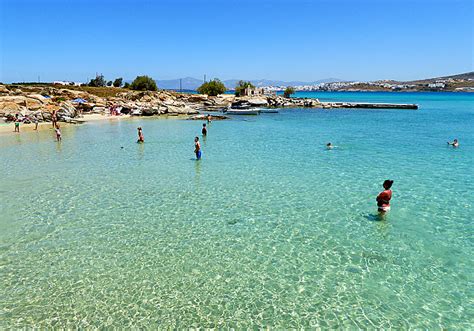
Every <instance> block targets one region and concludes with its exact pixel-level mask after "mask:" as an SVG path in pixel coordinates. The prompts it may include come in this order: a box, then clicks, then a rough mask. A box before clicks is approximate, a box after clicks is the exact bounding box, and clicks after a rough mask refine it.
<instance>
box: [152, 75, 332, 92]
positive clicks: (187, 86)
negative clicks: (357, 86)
mask: <svg viewBox="0 0 474 331" xmlns="http://www.w3.org/2000/svg"><path fill="white" fill-rule="evenodd" d="M239 80H240V79H228V80H224V85H225V86H226V87H227V88H228V89H234V88H235V86H236V85H237V83H238V82H239ZM250 81H251V82H252V84H254V85H255V86H257V87H263V86H297V85H316V84H320V83H331V82H340V81H341V80H340V79H337V78H326V79H321V80H317V81H313V82H302V81H291V82H285V81H280V80H268V79H254V80H250ZM202 82H203V81H202V79H196V78H192V77H185V78H182V79H181V88H182V89H183V90H196V89H197V88H198V87H199V86H201V84H202ZM156 84H157V85H158V87H159V88H161V89H166V90H179V88H180V82H179V78H177V79H167V80H156Z"/></svg>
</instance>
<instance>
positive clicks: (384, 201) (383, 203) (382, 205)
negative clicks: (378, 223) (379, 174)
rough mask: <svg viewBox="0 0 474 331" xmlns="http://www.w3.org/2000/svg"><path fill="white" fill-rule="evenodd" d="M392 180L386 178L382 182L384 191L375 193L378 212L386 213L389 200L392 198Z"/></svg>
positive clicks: (388, 207) (388, 208)
mask: <svg viewBox="0 0 474 331" xmlns="http://www.w3.org/2000/svg"><path fill="white" fill-rule="evenodd" d="M392 185H393V180H390V179H387V180H385V181H384V182H383V188H384V191H382V192H380V193H379V195H377V199H376V200H377V208H378V211H379V212H380V213H386V212H388V211H389V210H390V200H391V199H392V190H391V189H390V188H391V187H392Z"/></svg>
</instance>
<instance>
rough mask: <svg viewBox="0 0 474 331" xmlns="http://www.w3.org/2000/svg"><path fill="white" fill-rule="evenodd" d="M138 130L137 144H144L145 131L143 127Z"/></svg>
mask: <svg viewBox="0 0 474 331" xmlns="http://www.w3.org/2000/svg"><path fill="white" fill-rule="evenodd" d="M137 130H138V140H137V143H144V142H145V137H144V136H143V130H142V128H141V127H138V128H137Z"/></svg>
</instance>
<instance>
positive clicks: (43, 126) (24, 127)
mask: <svg viewBox="0 0 474 331" xmlns="http://www.w3.org/2000/svg"><path fill="white" fill-rule="evenodd" d="M128 118H130V115H122V116H108V115H101V114H85V115H84V116H83V117H81V118H78V119H75V120H77V121H79V123H78V124H80V122H83V123H87V122H93V121H117V120H122V119H128ZM78 124H72V123H65V122H59V126H60V127H61V128H64V127H68V126H71V125H78ZM34 129H35V124H34V123H30V124H20V134H21V133H23V132H34V131H35V130H34ZM51 129H53V126H52V124H51V122H41V123H38V130H37V131H45V130H51ZM14 130H15V124H14V122H8V123H0V135H9V134H18V132H15V131H14Z"/></svg>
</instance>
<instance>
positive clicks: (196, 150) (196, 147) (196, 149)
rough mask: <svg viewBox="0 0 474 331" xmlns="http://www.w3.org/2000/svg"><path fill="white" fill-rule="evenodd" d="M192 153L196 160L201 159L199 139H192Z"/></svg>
mask: <svg viewBox="0 0 474 331" xmlns="http://www.w3.org/2000/svg"><path fill="white" fill-rule="evenodd" d="M194 153H195V154H196V159H198V160H200V159H201V144H200V143H199V137H196V138H194Z"/></svg>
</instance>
